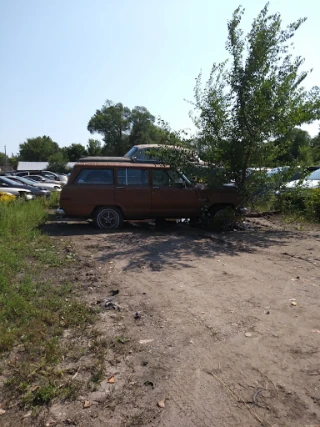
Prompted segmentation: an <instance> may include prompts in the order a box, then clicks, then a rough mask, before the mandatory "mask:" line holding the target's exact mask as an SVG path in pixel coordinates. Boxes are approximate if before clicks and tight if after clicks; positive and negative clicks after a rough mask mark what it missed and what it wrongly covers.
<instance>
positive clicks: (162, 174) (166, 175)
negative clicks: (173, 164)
mask: <svg viewBox="0 0 320 427" xmlns="http://www.w3.org/2000/svg"><path fill="white" fill-rule="evenodd" d="M152 182H153V185H154V186H166V187H172V186H174V185H179V184H184V183H185V180H184V179H183V177H182V176H181V175H180V174H179V173H178V172H174V171H169V170H168V171H165V170H163V169H160V170H153V171H152Z"/></svg>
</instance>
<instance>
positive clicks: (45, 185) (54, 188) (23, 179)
mask: <svg viewBox="0 0 320 427" xmlns="http://www.w3.org/2000/svg"><path fill="white" fill-rule="evenodd" d="M26 176H27V175H26ZM26 176H23V177H22V176H14V178H16V179H17V180H18V181H20V182H21V184H24V185H33V186H34V187H38V188H42V189H44V190H49V191H61V185H58V184H50V183H49V182H37V181H32V180H31V179H28V178H27V177H26Z"/></svg>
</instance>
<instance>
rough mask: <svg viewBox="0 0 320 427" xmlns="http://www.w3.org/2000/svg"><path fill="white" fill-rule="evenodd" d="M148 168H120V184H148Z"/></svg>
mask: <svg viewBox="0 0 320 427" xmlns="http://www.w3.org/2000/svg"><path fill="white" fill-rule="evenodd" d="M148 176H149V174H148V170H147V169H133V168H132V169H127V168H125V169H118V185H148V184H149V179H148Z"/></svg>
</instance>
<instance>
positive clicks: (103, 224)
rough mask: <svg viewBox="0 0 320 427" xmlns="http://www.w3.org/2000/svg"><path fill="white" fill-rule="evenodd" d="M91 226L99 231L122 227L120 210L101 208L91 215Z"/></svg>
mask: <svg viewBox="0 0 320 427" xmlns="http://www.w3.org/2000/svg"><path fill="white" fill-rule="evenodd" d="M93 224H94V226H95V227H96V228H100V229H101V230H114V229H117V228H121V227H122V225H123V215H122V212H121V211H120V209H118V208H113V207H107V206H105V207H101V208H99V209H97V210H96V211H95V212H94V214H93Z"/></svg>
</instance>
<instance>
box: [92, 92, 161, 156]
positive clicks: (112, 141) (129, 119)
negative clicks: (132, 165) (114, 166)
mask: <svg viewBox="0 0 320 427" xmlns="http://www.w3.org/2000/svg"><path fill="white" fill-rule="evenodd" d="M88 130H89V132H91V133H94V132H96V133H99V134H101V135H103V141H104V146H103V147H102V148H101V153H102V154H105V155H112V156H122V155H123V154H125V153H126V151H128V149H129V148H131V147H132V146H133V145H137V144H162V143H165V142H166V140H167V133H166V132H165V131H164V130H163V129H162V128H161V127H159V126H157V125H156V124H155V117H154V116H153V115H152V114H151V113H150V112H149V111H148V109H147V108H146V107H143V106H138V107H135V108H133V109H132V110H130V109H129V108H128V107H124V106H123V104H122V103H117V104H114V103H113V102H112V101H110V100H107V101H106V103H105V104H104V105H103V106H102V108H101V109H100V110H97V111H96V113H95V114H94V116H93V117H91V119H90V121H89V123H88Z"/></svg>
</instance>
